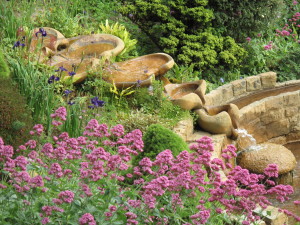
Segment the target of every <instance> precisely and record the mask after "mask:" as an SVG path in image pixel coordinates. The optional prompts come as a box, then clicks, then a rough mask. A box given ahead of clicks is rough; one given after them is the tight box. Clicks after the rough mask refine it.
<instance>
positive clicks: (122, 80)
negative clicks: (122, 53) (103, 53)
mask: <svg viewBox="0 0 300 225" xmlns="http://www.w3.org/2000/svg"><path fill="white" fill-rule="evenodd" d="M173 65H174V60H173V58H172V57H171V56H169V55H168V54H165V53H154V54H149V55H144V56H140V57H137V58H134V59H130V60H126V61H123V62H116V63H113V64H111V65H109V66H107V67H105V68H104V69H103V79H104V80H105V81H107V82H110V83H113V82H114V83H115V85H116V87H118V88H127V87H130V86H141V87H144V86H149V85H150V84H151V82H152V80H153V79H154V77H159V76H162V75H164V74H165V73H166V72H167V71H168V70H170V69H171V68H172V67H173Z"/></svg>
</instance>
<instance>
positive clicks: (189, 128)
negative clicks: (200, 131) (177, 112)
mask: <svg viewBox="0 0 300 225" xmlns="http://www.w3.org/2000/svg"><path fill="white" fill-rule="evenodd" d="M173 131H174V132H175V133H176V134H178V135H179V136H180V137H181V138H182V139H183V140H184V141H187V139H188V137H189V136H190V135H192V134H193V131H194V124H193V118H192V117H189V118H187V119H185V120H181V121H179V122H178V123H177V125H176V126H175V127H174V128H173Z"/></svg>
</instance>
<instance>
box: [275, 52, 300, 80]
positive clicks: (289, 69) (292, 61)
mask: <svg viewBox="0 0 300 225" xmlns="http://www.w3.org/2000/svg"><path fill="white" fill-rule="evenodd" d="M273 70H274V71H276V72H277V73H278V79H279V81H281V82H282V81H286V80H299V79H300V50H299V49H295V50H294V51H291V52H289V54H287V55H285V56H284V57H283V58H282V59H280V60H279V61H278V63H276V66H275V68H273Z"/></svg>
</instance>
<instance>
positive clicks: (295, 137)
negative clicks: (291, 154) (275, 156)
mask: <svg viewBox="0 0 300 225" xmlns="http://www.w3.org/2000/svg"><path fill="white" fill-rule="evenodd" d="M293 141H300V130H298V131H293V132H290V133H289V134H288V135H286V142H293Z"/></svg>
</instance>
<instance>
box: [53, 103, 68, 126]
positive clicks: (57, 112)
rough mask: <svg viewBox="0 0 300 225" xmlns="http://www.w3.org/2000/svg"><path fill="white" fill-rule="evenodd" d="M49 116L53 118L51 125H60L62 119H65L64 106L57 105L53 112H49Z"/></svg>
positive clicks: (65, 111)
mask: <svg viewBox="0 0 300 225" xmlns="http://www.w3.org/2000/svg"><path fill="white" fill-rule="evenodd" d="M50 116H51V118H53V119H55V120H53V121H52V125H53V126H55V127H57V126H59V125H62V121H66V119H67V118H66V116H67V110H66V108H65V107H59V108H58V109H57V110H55V113H53V114H51V115H50Z"/></svg>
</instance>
